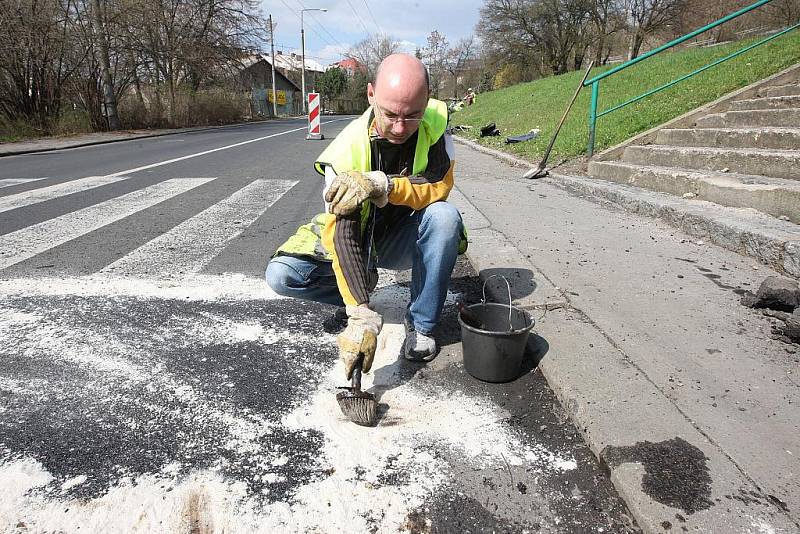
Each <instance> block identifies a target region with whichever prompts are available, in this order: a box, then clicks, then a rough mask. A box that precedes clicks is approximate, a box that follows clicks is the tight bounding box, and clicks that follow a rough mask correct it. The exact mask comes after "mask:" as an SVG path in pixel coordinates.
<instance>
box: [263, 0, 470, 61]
mask: <svg viewBox="0 0 800 534" xmlns="http://www.w3.org/2000/svg"><path fill="white" fill-rule="evenodd" d="M482 5H483V1H482V0H438V1H437V0H433V1H432V0H388V1H387V0H263V1H262V2H261V9H262V11H263V13H264V16H267V15H269V14H270V13H271V14H272V19H273V23H274V24H275V45H276V51H277V50H283V51H284V52H293V51H297V52H299V51H300V10H301V9H303V8H326V9H328V11H327V12H326V13H323V12H319V11H310V12H309V11H307V12H305V14H304V15H303V20H304V27H305V34H306V56H307V57H312V58H314V59H316V60H317V61H319V62H320V63H322V64H323V65H327V64H328V63H332V62H334V61H337V60H338V59H341V57H342V54H343V53H344V52H346V51H347V49H348V48H349V47H350V46H352V45H353V44H355V43H357V42H359V41H360V40H362V39H364V37H366V35H367V33H368V32H369V33H374V32H376V31H381V32H383V33H387V34H389V35H391V36H392V37H394V38H395V39H397V40H398V41H400V42H402V43H403V46H404V48H405V49H406V50H407V51H412V52H413V50H414V49H415V48H416V47H417V46H419V47H422V46H424V45H425V42H426V38H427V36H428V35H429V34H430V33H431V32H432V31H433V30H438V31H439V33H441V34H443V35H444V36H445V37H446V38H447V40H448V41H449V42H451V43H454V42H455V41H457V40H458V39H460V38H462V37H466V36H468V35H470V34H472V33H473V32H474V28H475V24H476V23H477V22H478V11H479V9H480V7H481V6H482Z"/></svg>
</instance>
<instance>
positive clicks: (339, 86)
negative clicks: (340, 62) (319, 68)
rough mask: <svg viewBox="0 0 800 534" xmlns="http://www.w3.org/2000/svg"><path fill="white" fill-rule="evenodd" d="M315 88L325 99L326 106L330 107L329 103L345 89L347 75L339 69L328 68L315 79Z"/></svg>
mask: <svg viewBox="0 0 800 534" xmlns="http://www.w3.org/2000/svg"><path fill="white" fill-rule="evenodd" d="M316 87H317V90H318V91H319V92H320V93H321V94H322V98H323V99H325V101H326V106H328V107H330V103H331V101H333V100H335V99H336V98H337V97H338V96H339V95H341V94H342V93H344V91H345V89H347V74H345V72H344V71H343V70H342V69H340V68H339V67H333V68H330V69H328V70H326V71H325V72H324V73H323V74H322V75H321V76H320V77H319V78H317V85H316Z"/></svg>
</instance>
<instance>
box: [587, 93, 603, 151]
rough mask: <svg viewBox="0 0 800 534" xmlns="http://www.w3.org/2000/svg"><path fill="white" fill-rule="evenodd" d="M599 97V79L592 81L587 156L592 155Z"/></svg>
mask: <svg viewBox="0 0 800 534" xmlns="http://www.w3.org/2000/svg"><path fill="white" fill-rule="evenodd" d="M599 97H600V80H597V81H595V82H594V83H592V103H591V105H590V107H589V148H588V150H587V154H588V156H589V158H591V157H592V156H593V155H594V134H595V130H596V129H597V101H598V99H599Z"/></svg>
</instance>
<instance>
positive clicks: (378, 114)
mask: <svg viewBox="0 0 800 534" xmlns="http://www.w3.org/2000/svg"><path fill="white" fill-rule="evenodd" d="M393 89H394V88H386V89H385V90H384V91H381V92H380V93H378V92H376V91H375V88H374V87H373V86H372V84H369V85H367V98H368V99H369V103H370V104H372V107H373V109H374V110H375V120H376V121H377V123H378V133H379V134H380V135H381V136H383V137H384V138H386V140H388V141H389V142H390V143H394V144H402V143H404V142H406V141H407V140H408V138H409V137H411V136H412V135H414V132H416V131H417V130H418V129H419V124H420V122H421V121H422V116H423V115H424V114H425V108H426V107H427V105H428V91H427V89H425V90H419V91H416V92H415V93H409V92H408V91H403V90H393Z"/></svg>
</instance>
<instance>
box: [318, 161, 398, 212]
mask: <svg viewBox="0 0 800 534" xmlns="http://www.w3.org/2000/svg"><path fill="white" fill-rule="evenodd" d="M388 191H389V178H388V177H387V176H386V174H385V173H383V172H381V171H370V172H360V171H347V172H343V173H341V174H339V175H337V176H336V178H334V180H333V182H331V185H330V187H329V188H328V190H327V191H326V192H325V202H328V203H330V205H329V206H328V211H329V212H330V213H333V214H334V215H339V216H345V215H350V214H351V213H353V212H354V211H356V209H358V207H359V206H360V205H361V203H362V202H364V201H365V200H371V201H372V202H373V203H374V204H375V205H376V206H378V207H379V208H382V207H384V206H385V205H386V204H387V203H388V202H389V192H388Z"/></svg>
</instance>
